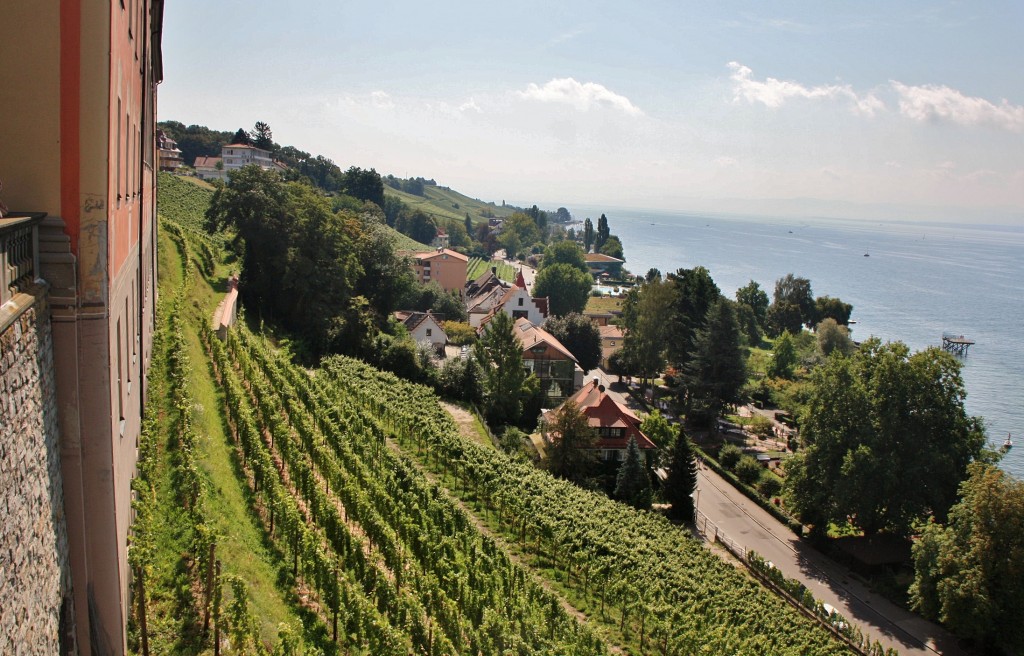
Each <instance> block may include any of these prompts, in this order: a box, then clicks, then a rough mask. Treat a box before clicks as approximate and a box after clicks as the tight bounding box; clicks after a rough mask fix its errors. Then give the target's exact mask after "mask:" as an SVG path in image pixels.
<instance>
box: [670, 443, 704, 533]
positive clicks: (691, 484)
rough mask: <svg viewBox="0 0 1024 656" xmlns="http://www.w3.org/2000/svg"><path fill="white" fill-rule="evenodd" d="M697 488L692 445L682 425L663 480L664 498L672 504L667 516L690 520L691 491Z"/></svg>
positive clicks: (695, 463)
mask: <svg viewBox="0 0 1024 656" xmlns="http://www.w3.org/2000/svg"><path fill="white" fill-rule="evenodd" d="M696 489H697V461H696V460H695V459H694V457H693V446H692V445H691V444H690V438H688V437H686V433H685V432H683V429H682V427H680V428H679V436H678V437H676V444H675V448H674V449H673V450H672V466H671V468H670V469H669V470H668V480H666V481H665V490H664V493H665V500H666V501H668V502H669V503H671V504H672V507H671V509H670V510H669V517H671V518H673V519H682V520H686V521H692V520H693V516H694V512H693V511H694V508H693V497H691V496H690V495H691V494H693V491H694V490H696Z"/></svg>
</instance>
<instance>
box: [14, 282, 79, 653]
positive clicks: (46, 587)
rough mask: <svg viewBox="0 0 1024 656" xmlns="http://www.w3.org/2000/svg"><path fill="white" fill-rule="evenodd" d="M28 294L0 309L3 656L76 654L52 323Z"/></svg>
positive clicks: (37, 297)
mask: <svg viewBox="0 0 1024 656" xmlns="http://www.w3.org/2000/svg"><path fill="white" fill-rule="evenodd" d="M33 291H34V292H35V293H29V294H18V295H17V296H15V297H14V299H13V300H11V301H9V302H8V303H6V304H4V306H2V307H0V518H2V519H0V522H2V524H0V526H2V529H0V654H61V653H69V652H71V653H73V652H75V651H77V650H76V649H75V647H74V644H73V636H74V631H73V630H72V629H73V627H71V626H69V624H70V623H71V622H72V621H73V618H74V614H73V613H72V612H71V610H72V607H71V604H72V601H71V569H70V563H69V552H68V535H67V527H66V525H65V521H64V498H63V489H62V486H61V467H60V442H59V427H58V419H57V397H56V388H55V385H56V383H55V378H54V370H53V345H52V341H51V333H50V317H49V309H48V307H47V304H46V290H45V288H39V289H37V290H33ZM62 636H63V638H62ZM69 636H72V637H71V638H70V642H71V644H69Z"/></svg>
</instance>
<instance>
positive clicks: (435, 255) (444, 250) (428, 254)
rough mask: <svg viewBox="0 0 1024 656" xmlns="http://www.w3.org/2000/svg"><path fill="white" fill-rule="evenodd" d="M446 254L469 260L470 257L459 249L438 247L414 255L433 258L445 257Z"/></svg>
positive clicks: (421, 258) (464, 260)
mask: <svg viewBox="0 0 1024 656" xmlns="http://www.w3.org/2000/svg"><path fill="white" fill-rule="evenodd" d="M445 255H447V256H448V257H451V258H454V259H456V260H462V261H463V262H469V258H468V257H466V256H465V255H463V254H462V253H459V252H458V251H453V250H451V249H450V248H438V249H437V250H433V251H427V252H425V253H416V255H414V256H413V257H415V258H416V259H417V260H432V259H434V258H438V257H443V256H445Z"/></svg>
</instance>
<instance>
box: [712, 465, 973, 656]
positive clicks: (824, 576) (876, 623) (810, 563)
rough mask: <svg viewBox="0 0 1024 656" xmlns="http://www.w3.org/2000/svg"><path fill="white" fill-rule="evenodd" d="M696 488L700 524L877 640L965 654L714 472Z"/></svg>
mask: <svg viewBox="0 0 1024 656" xmlns="http://www.w3.org/2000/svg"><path fill="white" fill-rule="evenodd" d="M697 487H698V489H699V490H700V493H699V495H698V496H697V510H698V513H699V515H698V517H699V519H698V523H699V524H700V523H701V522H702V521H703V520H705V519H706V521H708V522H710V523H711V524H713V525H715V526H717V530H718V531H720V532H722V533H724V534H725V535H726V536H727V537H728V538H730V539H731V540H733V541H734V542H736V543H738V544H739V545H741V546H742V547H743V548H744V549H746V550H752V551H756V552H757V553H758V554H760V555H761V556H763V557H764V558H765V559H767V560H770V561H772V563H773V564H774V565H775V566H776V567H778V568H779V569H780V570H782V572H783V573H784V574H785V575H786V577H787V578H795V579H799V580H800V581H802V582H803V583H804V585H806V586H807V587H808V588H809V589H810V590H811V592H812V593H813V594H814V597H815V599H818V600H819V601H822V602H825V603H828V604H831V605H832V606H834V607H835V608H836V610H837V611H838V612H839V613H840V614H841V615H843V616H845V617H846V618H847V619H849V620H851V621H853V622H854V623H856V624H857V625H859V626H860V628H861V630H862V631H863V632H864V633H865V634H869V635H870V636H871V637H872V639H873V640H878V641H879V642H881V643H882V644H883V645H885V646H886V647H892V648H895V649H897V650H899V652H900V653H901V654H914V655H920V656H935V654H943V655H944V656H962V655H965V654H966V652H964V651H963V650H961V649H960V648H959V647H958V646H957V641H956V639H955V638H954V637H953V636H952V635H950V634H949V633H948V632H946V631H945V630H943V629H942V628H940V627H938V626H936V625H934V624H932V623H931V622H928V621H925V620H923V619H921V618H920V617H918V616H916V615H914V614H912V613H909V612H907V611H906V610H903V609H902V608H900V607H898V606H896V605H894V604H892V603H890V602H889V601H887V600H885V599H884V598H882V597H880V596H879V595H877V594H874V593H872V592H871V591H870V590H868V589H867V587H866V586H864V585H863V584H862V583H860V582H859V581H857V580H856V579H854V578H852V577H850V576H849V571H848V570H847V569H845V568H843V567H841V566H839V565H838V564H836V563H835V562H833V561H832V560H830V559H828V558H826V557H824V556H823V555H822V554H821V553H819V552H817V551H816V550H814V549H812V548H811V547H809V546H808V545H806V544H804V543H803V542H801V541H800V540H799V539H798V538H797V537H796V536H795V535H794V534H793V532H792V531H790V530H789V529H787V528H786V527H785V525H783V524H782V523H780V522H779V521H778V520H776V519H775V518H774V517H772V516H771V515H770V514H768V513H767V512H765V511H764V510H762V509H761V508H760V507H759V506H758V505H757V504H755V503H754V502H752V501H750V500H749V499H747V498H746V497H745V496H743V495H742V494H741V493H739V492H737V491H736V490H735V488H733V487H732V486H731V485H730V484H729V483H727V482H726V481H725V480H723V479H722V478H721V477H720V476H718V475H717V474H715V473H714V472H713V471H710V470H708V469H702V470H701V471H700V473H699V475H698V483H697ZM711 524H708V525H707V529H708V530H707V535H708V537H709V538H713V531H714V529H713V528H712V526H711ZM698 528H701V529H703V528H704V527H703V526H700V525H699V526H698Z"/></svg>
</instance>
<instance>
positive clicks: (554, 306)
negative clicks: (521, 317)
mask: <svg viewBox="0 0 1024 656" xmlns="http://www.w3.org/2000/svg"><path fill="white" fill-rule="evenodd" d="M592 285H593V279H592V278H591V277H590V274H589V273H584V272H583V271H580V270H579V269H577V268H575V267H573V266H571V265H569V264H554V265H552V266H548V267H545V268H544V269H542V270H541V271H540V272H539V273H538V274H537V278H536V280H535V281H534V285H533V295H534V296H539V297H543V296H547V297H548V298H549V299H550V309H551V313H552V314H554V315H555V316H564V315H566V314H569V313H570V312H583V310H584V308H586V307H587V298H588V297H589V296H590V289H591V286H592Z"/></svg>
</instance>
